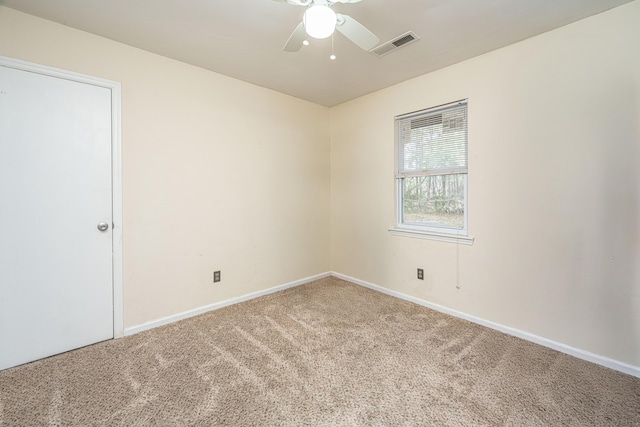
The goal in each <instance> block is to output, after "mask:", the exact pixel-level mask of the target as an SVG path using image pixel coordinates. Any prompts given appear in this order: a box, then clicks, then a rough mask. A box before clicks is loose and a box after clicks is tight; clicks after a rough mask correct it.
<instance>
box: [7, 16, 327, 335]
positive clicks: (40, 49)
mask: <svg viewBox="0 0 640 427" xmlns="http://www.w3.org/2000/svg"><path fill="white" fill-rule="evenodd" d="M0 55H3V56H8V57H12V58H16V59H21V60H25V61H30V62H35V63H38V64H43V65H47V66H52V67H57V68H62V69H66V70H70V71H74V72H78V73H84V74H88V75H92V76H97V77H101V78H105V79H110V80H115V81H118V82H120V83H121V84H122V146H123V169H124V170H123V181H124V183H123V187H124V200H123V205H124V238H123V240H124V248H123V252H124V312H125V319H124V323H125V327H131V326H135V325H139V324H141V323H144V322H147V321H152V320H156V319H158V318H161V317H164V316H169V315H173V314H177V313H180V312H184V311H186V310H190V309H194V308H198V307H201V306H204V305H207V304H210V303H214V302H218V301H221V300H225V299H228V298H231V297H235V296H240V295H244V294H247V293H250V292H253V291H258V290H262V289H266V288H269V287H273V286H276V285H281V284H285V283H288V282H291V281H294V280H298V279H301V278H304V277H308V276H312V275H315V274H318V273H323V272H326V271H328V270H329V267H330V264H329V261H330V260H329V109H328V108H325V107H321V106H318V105H315V104H312V103H308V102H305V101H301V100H299V99H295V98H292V97H289V96H286V95H282V94H279V93H276V92H273V91H270V90H266V89H263V88H260V87H257V86H253V85H250V84H247V83H244V82H240V81H238V80H234V79H231V78H227V77H224V76H221V75H218V74H215V73H212V72H209V71H205V70H203V69H199V68H196V67H192V66H189V65H186V64H184V63H180V62H177V61H173V60H170V59H167V58H164V57H161V56H158V55H154V54H151V53H148V52H144V51H142V50H138V49H134V48H131V47H129V46H126V45H123V44H119V43H115V42H113V41H109V40H106V39H103V38H100V37H96V36H93V35H90V34H87V33H84V32H81V31H77V30H74V29H71V28H67V27H64V26H62V25H58V24H55V23H52V22H48V21H44V20H41V19H37V18H34V17H32V16H29V15H26V14H22V13H18V12H16V11H13V10H11V9H8V8H4V7H0ZM216 269H219V270H221V271H222V282H221V283H220V284H216V285H213V284H212V272H213V270H216Z"/></svg>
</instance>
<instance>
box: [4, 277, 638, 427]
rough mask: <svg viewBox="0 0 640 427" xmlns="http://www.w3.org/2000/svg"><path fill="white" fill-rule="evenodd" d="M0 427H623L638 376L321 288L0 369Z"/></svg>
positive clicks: (424, 312)
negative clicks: (565, 426)
mask: <svg viewBox="0 0 640 427" xmlns="http://www.w3.org/2000/svg"><path fill="white" fill-rule="evenodd" d="M2 350H3V351H5V350H6V349H2ZM0 425H2V426H3V427H4V426H46V425H51V426H60V425H61V426H76V425H82V426H88V425H100V426H102V425H116V426H147V425H149V426H171V425H180V426H182V425H202V426H213V425H231V426H274V425H277V426H303V425H305V426H420V425H460V426H471V425H474V426H475V425H492V426H495V425H513V426H536V425H544V426H556V425H580V426H608V425H618V426H633V425H640V379H637V378H633V377H631V376H628V375H624V374H621V373H618V372H615V371H612V370H609V369H606V368H603V367H600V366H597V365H593V364H590V363H587V362H584V361H581V360H578V359H575V358H572V357H570V356H567V355H564V354H561V353H558V352H556V351H553V350H549V349H547V348H544V347H540V346H537V345H535V344H531V343H529V342H525V341H522V340H520V339H517V338H513V337H510V336H507V335H504V334H501V333H499V332H496V331H493V330H490V329H486V328H483V327H481V326H477V325H474V324H472V323H469V322H466V321H463V320H459V319H456V318H453V317H449V316H446V315H443V314H440V313H437V312H434V311H431V310H429V309H426V308H423V307H420V306H417V305H414V304H411V303H408V302H405V301H401V300H398V299H395V298H391V297H389V296H386V295H383V294H380V293H377V292H374V291H371V290H368V289H365V288H361V287H359V286H356V285H353V284H350V283H347V282H344V281H341V280H338V279H334V278H327V279H323V280H320V281H318V282H314V283H311V284H308V285H305V286H301V287H298V288H294V289H290V290H287V291H284V292H281V293H278V294H273V295H270V296H266V297H263V298H260V299H256V300H253V301H249V302H245V303H242V304H239V305H236V306H233V307H228V308H225V309H222V310H218V311H215V312H211V313H208V314H205V315H202V316H199V317H196V318H192V319H189V320H185V321H182V322H179V323H175V324H172V325H169V326H166V327H162V328H157V329H154V330H151V331H147V332H144V333H140V334H137V335H134V336H131V337H128V338H124V339H120V340H112V341H108V342H104V343H101V344H97V345H93V346H90V347H86V348H83V349H80V350H76V351H73V352H69V353H66V354H62V355H59V356H55V357H51V358H49V359H45V360H41V361H38V362H34V363H31V364H27V365H23V366H20V367H17V368H12V369H8V370H5V371H3V372H0Z"/></svg>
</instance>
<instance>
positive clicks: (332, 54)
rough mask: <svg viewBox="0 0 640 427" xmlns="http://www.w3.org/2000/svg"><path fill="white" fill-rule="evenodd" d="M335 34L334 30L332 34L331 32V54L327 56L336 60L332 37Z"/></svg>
mask: <svg viewBox="0 0 640 427" xmlns="http://www.w3.org/2000/svg"><path fill="white" fill-rule="evenodd" d="M334 35H335V32H334V33H333V34H331V56H329V59H330V60H332V61H335V60H336V55H335V54H334V53H333V37H334Z"/></svg>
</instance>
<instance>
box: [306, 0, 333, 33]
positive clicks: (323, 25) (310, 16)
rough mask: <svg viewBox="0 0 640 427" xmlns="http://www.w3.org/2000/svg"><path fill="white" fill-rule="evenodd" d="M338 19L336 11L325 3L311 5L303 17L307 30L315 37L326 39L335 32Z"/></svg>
mask: <svg viewBox="0 0 640 427" xmlns="http://www.w3.org/2000/svg"><path fill="white" fill-rule="evenodd" d="M337 20H338V18H337V16H336V13H335V12H334V11H333V10H332V9H331V8H330V7H329V6H327V5H323V4H318V5H314V6H311V7H310V8H308V9H307V10H306V11H305V12H304V16H303V17H302V22H304V29H305V31H306V32H307V34H308V35H309V36H310V37H313V38H314V39H326V38H327V37H329V36H330V35H331V34H333V32H334V31H335V29H336V22H337Z"/></svg>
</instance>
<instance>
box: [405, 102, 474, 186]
mask: <svg viewBox="0 0 640 427" xmlns="http://www.w3.org/2000/svg"><path fill="white" fill-rule="evenodd" d="M396 123H397V144H398V151H397V153H398V156H397V157H398V165H397V166H398V167H397V178H403V177H410V176H426V175H449V174H459V173H467V101H466V100H463V101H458V102H454V103H451V104H447V105H443V106H440V107H436V108H432V109H429V110H426V111H421V112H419V113H410V114H405V115H403V116H398V117H396Z"/></svg>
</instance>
